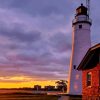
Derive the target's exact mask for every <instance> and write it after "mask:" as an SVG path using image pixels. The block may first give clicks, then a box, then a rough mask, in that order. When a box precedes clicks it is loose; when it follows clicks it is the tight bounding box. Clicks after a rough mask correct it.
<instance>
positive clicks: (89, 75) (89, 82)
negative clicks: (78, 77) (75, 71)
mask: <svg viewBox="0 0 100 100" xmlns="http://www.w3.org/2000/svg"><path fill="white" fill-rule="evenodd" d="M91 83H92V73H91V72H88V73H87V86H91Z"/></svg>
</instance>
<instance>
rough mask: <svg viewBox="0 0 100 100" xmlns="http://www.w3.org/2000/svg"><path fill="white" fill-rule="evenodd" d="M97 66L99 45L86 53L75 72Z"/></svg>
mask: <svg viewBox="0 0 100 100" xmlns="http://www.w3.org/2000/svg"><path fill="white" fill-rule="evenodd" d="M97 64H100V43H99V44H97V45H95V46H93V47H91V48H90V49H89V50H88V51H87V53H86V55H85V56H84V58H83V60H82V61H81V63H80V64H79V66H78V68H77V70H86V69H92V68H94V67H95V66H96V65H97Z"/></svg>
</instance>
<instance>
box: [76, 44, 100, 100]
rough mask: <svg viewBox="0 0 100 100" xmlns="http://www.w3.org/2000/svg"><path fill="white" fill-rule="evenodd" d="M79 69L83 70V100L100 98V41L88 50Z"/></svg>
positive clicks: (98, 99)
mask: <svg viewBox="0 0 100 100" xmlns="http://www.w3.org/2000/svg"><path fill="white" fill-rule="evenodd" d="M77 69H78V70H79V71H82V96H83V100H100V43H99V44H97V45H95V46H93V47H92V48H90V49H89V50H88V52H87V53H86V55H85V57H84V58H83V60H82V61H81V63H80V65H79V66H78V68H77Z"/></svg>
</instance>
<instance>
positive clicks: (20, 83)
mask: <svg viewBox="0 0 100 100" xmlns="http://www.w3.org/2000/svg"><path fill="white" fill-rule="evenodd" d="M0 81H1V82H0V88H23V87H34V85H41V86H42V87H44V86H47V85H55V81H56V80H52V81H50V80H46V81H34V80H33V79H32V78H30V77H22V76H21V77H18V76H14V77H0Z"/></svg>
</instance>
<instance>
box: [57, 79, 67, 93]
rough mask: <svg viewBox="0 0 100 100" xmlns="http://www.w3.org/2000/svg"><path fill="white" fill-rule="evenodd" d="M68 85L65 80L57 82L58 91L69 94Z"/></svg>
mask: <svg viewBox="0 0 100 100" xmlns="http://www.w3.org/2000/svg"><path fill="white" fill-rule="evenodd" d="M67 83H68V81H65V80H59V81H56V84H57V89H58V90H61V91H63V92H67Z"/></svg>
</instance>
